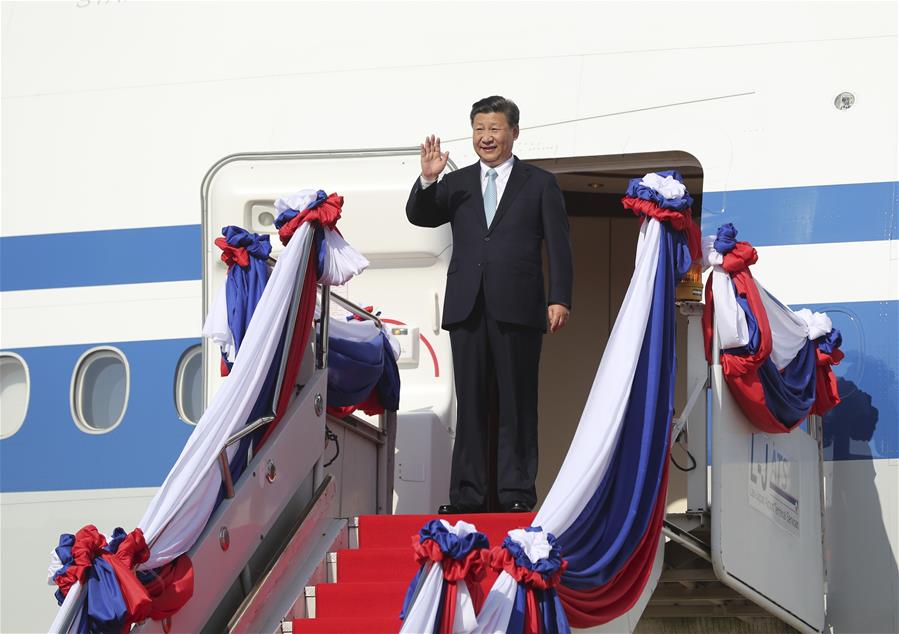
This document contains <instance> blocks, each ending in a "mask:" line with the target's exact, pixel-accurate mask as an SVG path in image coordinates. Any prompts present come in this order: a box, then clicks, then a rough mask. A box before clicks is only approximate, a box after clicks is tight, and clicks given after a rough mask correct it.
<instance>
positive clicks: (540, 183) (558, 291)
mask: <svg viewBox="0 0 899 634" xmlns="http://www.w3.org/2000/svg"><path fill="white" fill-rule="evenodd" d="M406 216H407V217H408V218H409V221H410V222H411V223H412V224H414V225H418V226H419V227H439V226H440V225H442V224H444V223H447V222H449V223H450V225H451V226H452V230H453V256H452V259H451V260H450V264H449V269H448V270H447V276H446V296H445V298H444V303H443V327H444V328H445V329H450V328H451V327H452V326H453V325H455V324H458V323H460V322H462V321H465V319H466V318H467V317H468V315H469V314H470V313H471V310H472V308H473V307H474V303H475V300H476V299H477V296H478V291H479V290H480V288H481V285H482V284H483V286H484V300H485V302H486V308H487V311H488V313H489V314H490V316H491V317H493V318H494V319H496V320H498V321H504V322H509V323H514V324H522V325H525V326H530V327H532V328H538V329H540V330H541V331H545V330H546V325H547V322H546V307H547V303H549V304H564V305H566V306H568V307H570V306H571V284H572V272H571V242H570V239H569V235H568V216H567V214H566V212H565V201H564V200H563V198H562V190H560V189H559V185H558V184H557V183H556V179H555V177H554V176H553V175H552V174H550V173H549V172H547V171H545V170H542V169H540V168H539V167H535V166H534V165H528V164H527V163H522V162H521V161H519V160H518V158H515V162H514V164H513V166H512V172H511V173H510V174H509V180H508V182H507V183H506V188H505V190H504V191H503V197H502V199H501V200H500V201H499V204H498V206H497V209H496V215H495V216H494V218H493V222H492V223H491V225H490V226H489V227H488V226H487V221H486V218H485V217H484V199H483V195H482V194H481V164H480V162H477V163H475V164H474V165H469V166H468V167H465V168H462V169H460V170H457V171H455V172H450V173H448V174H446V175H445V176H444V177H443V179H442V180H440V181H439V182H438V183H435V184H433V185H431V186H430V187H428V188H426V189H422V188H421V183H420V181H419V179H417V178H416V179H415V185H414V186H413V187H412V192H411V193H410V194H409V201H408V202H407V203H406ZM544 240H545V241H546V251H547V254H548V256H549V301H548V302H547V297H546V295H545V294H544V285H543V265H542V257H541V250H540V243H541V242H542V241H544Z"/></svg>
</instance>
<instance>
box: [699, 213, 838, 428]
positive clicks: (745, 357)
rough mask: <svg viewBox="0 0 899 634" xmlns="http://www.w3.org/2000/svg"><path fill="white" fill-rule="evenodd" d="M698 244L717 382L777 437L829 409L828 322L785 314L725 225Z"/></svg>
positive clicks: (833, 400)
mask: <svg viewBox="0 0 899 634" xmlns="http://www.w3.org/2000/svg"><path fill="white" fill-rule="evenodd" d="M702 246H703V261H704V264H705V266H706V267H712V274H711V275H710V276H709V279H708V281H707V283H706V287H705V300H706V302H705V311H704V313H703V332H704V335H705V345H706V357H707V358H708V360H709V362H711V360H712V345H713V334H714V331H713V329H714V328H715V327H717V330H718V337H719V347H720V350H721V369H722V372H723V374H724V379H725V382H726V383H727V386H728V388H729V389H730V392H731V394H732V395H733V396H734V399H735V400H736V401H737V403H739V405H740V408H741V409H742V410H743V413H744V414H746V417H747V418H748V419H749V420H750V421H752V423H753V424H755V426H756V427H758V428H759V429H761V430H762V431H765V432H768V433H772V434H777V433H786V432H789V431H790V430H792V429H793V428H795V427H796V426H797V425H798V424H799V423H801V422H802V421H803V420H804V419H805V418H806V417H807V416H808V415H809V414H819V415H824V414H825V413H827V412H828V411H830V409H832V408H833V407H834V406H835V405H836V404H837V403H839V402H840V397H839V394H838V392H837V381H836V376H835V375H834V373H833V369H832V366H833V365H835V364H837V363H839V362H840V361H841V360H842V358H843V353H842V352H841V351H840V349H839V347H840V344H841V343H842V338H841V336H840V331H839V330H837V329H836V328H834V327H833V325H832V323H831V320H830V318H829V317H828V316H827V315H826V314H824V313H813V312H812V311H810V310H808V309H801V310H798V311H793V310H791V309H790V308H788V307H786V306H785V305H783V304H782V303H781V302H779V301H778V300H777V299H776V298H775V297H774V296H772V295H771V294H770V293H768V291H767V290H765V288H764V287H763V286H762V285H761V284H759V282H758V281H757V280H756V279H755V278H754V277H753V276H752V273H751V272H750V270H749V267H750V266H751V265H753V264H755V262H756V261H757V260H758V253H757V252H756V250H755V249H754V248H753V246H752V245H751V244H749V243H748V242H740V241H738V240H737V230H736V229H735V228H734V226H733V225H732V224H726V225H723V226H721V227H719V228H718V232H717V235H715V236H707V237H705V238H704V239H703V243H702Z"/></svg>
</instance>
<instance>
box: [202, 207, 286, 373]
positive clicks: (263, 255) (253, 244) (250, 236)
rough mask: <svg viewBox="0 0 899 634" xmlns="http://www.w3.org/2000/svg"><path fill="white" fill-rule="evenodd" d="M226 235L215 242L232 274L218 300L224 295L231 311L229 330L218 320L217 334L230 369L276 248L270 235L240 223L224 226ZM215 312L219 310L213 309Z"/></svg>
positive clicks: (223, 355) (260, 292)
mask: <svg viewBox="0 0 899 634" xmlns="http://www.w3.org/2000/svg"><path fill="white" fill-rule="evenodd" d="M222 235H223V236H224V237H221V238H216V240H215V244H216V246H217V247H219V248H220V249H221V250H222V255H221V258H222V262H224V263H225V264H227V265H228V278H227V281H226V283H225V288H224V298H222V294H221V293H220V294H219V296H218V297H217V298H216V301H217V302H219V301H222V299H224V301H225V306H226V313H227V330H226V331H225V332H220V331H221V330H225V329H224V328H222V327H221V326H220V325H219V324H216V326H218V327H217V329H216V330H217V331H216V332H215V333H214V338H215V339H216V340H221V341H219V345H220V346H221V349H222V357H223V360H224V363H225V364H226V368H227V370H230V368H231V364H232V363H233V362H234V357H235V356H236V355H237V351H238V350H239V349H240V343H241V341H243V337H244V334H245V333H246V331H247V327H248V326H249V324H250V319H252V317H253V311H255V310H256V305H257V304H258V303H259V298H261V297H262V291H263V290H264V289H265V285H266V283H267V282H268V266H267V264H266V261H267V260H268V256H269V255H270V254H271V252H272V245H271V244H270V243H269V238H268V236H260V235H259V234H257V233H250V232H249V231H247V230H246V229H241V228H240V227H235V226H233V225H232V226H228V227H223V228H222ZM213 314H216V315H217V314H218V313H217V311H216V310H213Z"/></svg>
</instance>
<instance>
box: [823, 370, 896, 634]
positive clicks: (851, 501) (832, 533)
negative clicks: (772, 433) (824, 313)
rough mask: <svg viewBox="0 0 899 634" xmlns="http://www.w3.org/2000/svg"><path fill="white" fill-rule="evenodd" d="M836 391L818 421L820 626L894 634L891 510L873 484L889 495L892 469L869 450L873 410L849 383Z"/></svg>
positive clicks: (873, 405)
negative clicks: (822, 500) (823, 568)
mask: <svg viewBox="0 0 899 634" xmlns="http://www.w3.org/2000/svg"><path fill="white" fill-rule="evenodd" d="M865 361H866V362H868V363H873V364H875V365H876V364H877V362H876V361H873V360H871V359H870V358H866V359H865ZM872 369H874V370H875V371H876V370H881V371H887V372H888V370H886V369H885V368H872V367H870V366H868V367H866V370H867V371H871V370H872ZM890 374H892V373H890ZM838 388H839V392H840V397H841V399H842V402H841V403H840V404H839V405H837V407H835V408H834V409H833V410H832V411H831V412H830V413H829V414H828V415H827V416H825V417H824V446H825V458H826V459H827V460H828V462H826V463H825V473H826V477H827V488H828V490H827V499H826V511H825V519H826V524H825V531H826V535H825V562H826V565H827V574H828V616H827V624H828V625H830V626H832V627H833V631H834V632H871V633H874V632H895V631H897V629H896V627H897V625H899V623H897V619H899V615H897V607H896V597H897V596H899V570H897V564H896V558H895V556H894V555H893V550H892V548H891V545H890V538H889V534H888V533H887V530H888V529H887V526H886V525H885V523H884V517H888V518H889V517H895V515H894V513H895V511H896V508H895V504H893V506H892V508H884V505H883V504H882V502H881V499H880V493H879V492H878V484H880V487H879V488H880V490H881V491H884V492H885V493H886V495H887V497H888V496H889V495H890V493H889V492H890V491H895V490H896V483H895V482H885V481H884V480H887V479H890V478H893V479H895V476H894V474H893V473H892V472H893V469H889V468H887V469H886V470H884V468H883V467H887V465H888V461H887V460H876V454H875V452H873V451H872V448H871V442H872V439H873V438H874V432H875V429H876V428H877V424H878V421H879V419H880V410H879V409H878V407H877V405H878V403H875V399H874V397H872V395H871V394H869V393H868V392H865V391H864V390H862V389H860V388H859V387H858V385H857V384H856V383H855V382H853V381H851V380H847V379H843V378H841V379H839V380H838ZM877 394H880V392H877ZM887 397H889V394H887ZM875 460H876V464H875ZM878 472H879V475H878ZM878 477H879V478H880V481H879V482H878ZM885 501H886V502H887V506H888V507H889V506H890V504H889V500H888V499H886V498H885ZM893 530H895V529H893Z"/></svg>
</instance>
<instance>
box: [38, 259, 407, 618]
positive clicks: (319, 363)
mask: <svg viewBox="0 0 899 634" xmlns="http://www.w3.org/2000/svg"><path fill="white" fill-rule="evenodd" d="M311 249H312V244H311V243H310V246H309V248H308V250H307V254H306V256H305V257H303V259H302V264H301V265H300V268H299V270H298V275H297V280H298V283H297V286H296V289H295V291H294V294H293V297H292V298H291V304H290V310H289V313H288V315H289V316H288V320H287V325H286V330H285V338H284V341H285V342H289V341H290V340H291V338H292V337H293V333H294V327H295V324H296V316H297V311H298V310H299V303H300V300H301V298H302V291H303V286H304V285H303V283H302V281H303V280H304V279H305V278H306V266H307V265H308V262H309V257H308V253H310V252H311ZM269 263H271V264H277V260H276V259H275V258H271V257H270V258H269ZM318 290H319V291H320V292H321V314H320V316H319V328H318V331H317V334H316V340H315V357H316V359H315V361H316V363H315V365H316V368H317V369H319V370H324V369H327V367H328V330H329V328H328V324H329V319H330V303H331V301H333V302H334V303H336V304H338V305H339V306H341V307H342V308H344V309H345V310H347V311H349V312H350V313H352V314H353V315H356V316H357V317H360V318H362V319H364V320H369V321H373V322H374V323H375V325H377V327H378V328H379V329H381V328H383V327H384V324H383V322H382V321H381V320H380V319H379V318H378V317H377V316H376V315H373V314H372V313H370V312H369V311H367V310H365V309H364V308H362V307H361V306H357V305H356V304H354V303H353V302H351V301H350V300H348V299H346V298H344V297H341V296H340V295H336V294H334V293H332V292H331V287H330V286H329V285H327V284H319V285H318ZM287 357H288V353H287V345H286V344H285V346H284V352H283V353H282V357H281V362H280V368H279V371H278V379H277V382H276V386H275V392H274V398H273V401H272V412H273V414H272V415H269V416H262V417H260V418H258V419H256V420H254V421H253V422H251V423H249V424H248V425H246V426H245V427H243V428H241V429H240V430H239V431H237V432H235V433H234V434H232V435H231V436H230V437H229V438H228V440H226V441H225V445H224V447H222V450H221V452H220V453H219V456H218V466H219V470H220V472H221V476H222V485H223V487H224V489H225V498H226V499H231V498H233V497H234V480H233V478H232V477H231V467H230V464H229V462H228V453H227V452H228V447H231V446H232V445H234V444H235V443H238V442H240V441H241V440H242V439H244V438H246V437H247V436H249V435H251V434H253V433H255V432H256V431H258V430H260V429H262V428H263V427H265V426H266V425H268V424H270V423H271V422H272V421H274V420H275V419H276V418H277V413H278V412H277V405H278V397H279V395H280V393H281V388H282V387H283V382H284V375H285V372H286V368H287ZM381 416H382V422H381V426H382V429H385V428H387V429H389V428H391V427H395V424H394V425H393V426H391V425H390V424H389V422H390V418H391V417H392V419H393V420H394V421H395V417H396V413H395V412H390V413H385V414H382V415H381ZM393 433H395V432H393ZM382 451H383V452H384V453H385V454H386V453H388V452H387V451H386V449H384V450H382ZM385 458H386V459H385V460H384V464H385V465H391V466H392V460H390V458H392V456H385ZM316 473H317V474H318V477H317V478H316V479H317V480H318V481H319V482H320V481H321V480H322V479H323V474H322V468H321V460H319V462H318V463H316ZM379 476H380V477H381V478H389V474H379ZM388 481H389V480H388ZM378 497H379V500H378V510H379V511H382V509H385V508H386V507H387V505H388V504H389V500H387V499H382V498H383V497H384V495H383V494H381V492H380V491H379V496H378ZM164 529H165V527H163V530H164ZM162 532H163V531H162V530H161V531H159V533H157V535H156V536H155V537H154V538H153V539H152V540H150V542H149V543H148V544H147V545H148V547H150V548H151V549H152V547H153V545H154V544H155V542H156V540H157V539H158V537H159V535H161V534H162ZM83 600H84V596H83V589H82V587H81V585H80V584H79V583H77V582H76V583H75V584H74V585H73V586H72V587H71V588H70V591H69V593H68V594H67V595H66V599H65V601H64V602H63V605H62V606H60V608H59V611H58V612H57V614H56V617H55V618H54V620H53V623H52V624H51V626H50V630H49V631H50V632H51V634H52V633H56V632H67V631H68V630H69V628H70V627H71V625H72V623H73V622H74V620H75V617H76V615H77V614H78V613H79V612H80V609H81V605H82V602H83Z"/></svg>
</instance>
